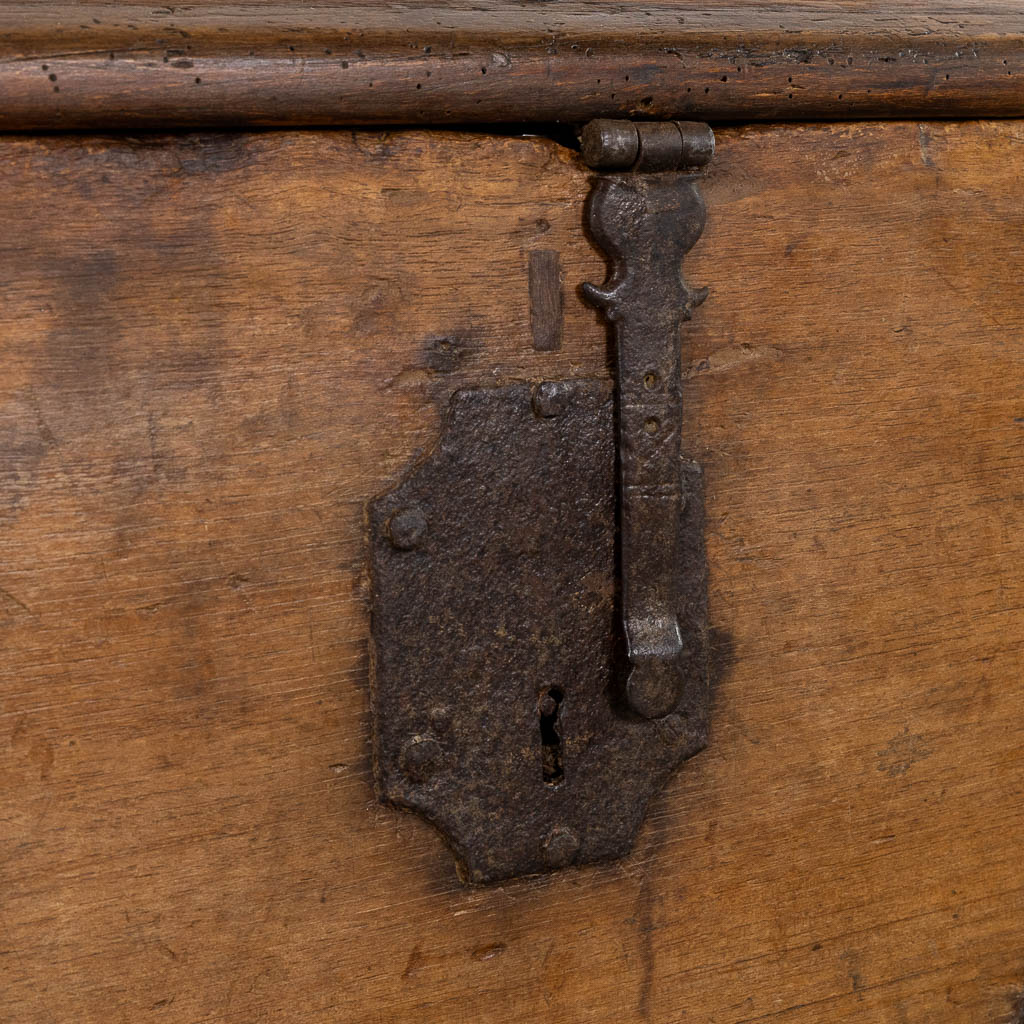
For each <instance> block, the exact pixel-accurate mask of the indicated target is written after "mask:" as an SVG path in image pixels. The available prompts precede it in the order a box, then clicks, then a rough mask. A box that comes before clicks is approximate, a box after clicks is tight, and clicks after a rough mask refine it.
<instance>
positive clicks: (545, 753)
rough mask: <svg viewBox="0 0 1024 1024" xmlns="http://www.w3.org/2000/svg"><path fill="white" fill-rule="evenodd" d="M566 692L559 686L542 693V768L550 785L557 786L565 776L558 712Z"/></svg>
mask: <svg viewBox="0 0 1024 1024" xmlns="http://www.w3.org/2000/svg"><path fill="white" fill-rule="evenodd" d="M564 696H565V694H564V693H562V691H561V690H560V689H559V688H558V687H557V686H552V687H551V689H550V690H545V691H544V692H543V693H542V694H541V695H540V705H539V707H540V744H541V748H540V749H541V770H542V772H543V775H544V782H545V784H546V785H548V786H557V785H558V784H559V783H560V782H561V781H562V778H563V775H564V772H563V771H562V737H561V736H559V735H558V713H559V710H560V709H561V706H562V699H563V698H564Z"/></svg>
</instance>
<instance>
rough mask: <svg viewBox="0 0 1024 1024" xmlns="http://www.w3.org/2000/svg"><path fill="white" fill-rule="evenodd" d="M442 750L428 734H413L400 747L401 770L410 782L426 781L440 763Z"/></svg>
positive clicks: (442, 754)
mask: <svg viewBox="0 0 1024 1024" xmlns="http://www.w3.org/2000/svg"><path fill="white" fill-rule="evenodd" d="M443 756H444V751H443V750H442V749H441V744H440V743H438V742H437V740H435V739H432V738H431V737H430V736H413V738H412V739H411V740H409V742H408V743H406V745H405V746H404V747H402V755H401V764H402V771H403V772H404V773H405V775H406V777H407V778H408V779H409V780H410V781H412V782H426V781H427V779H429V778H430V777H431V776H432V775H433V774H434V772H436V771H437V769H438V768H439V767H440V765H441V759H442V757H443Z"/></svg>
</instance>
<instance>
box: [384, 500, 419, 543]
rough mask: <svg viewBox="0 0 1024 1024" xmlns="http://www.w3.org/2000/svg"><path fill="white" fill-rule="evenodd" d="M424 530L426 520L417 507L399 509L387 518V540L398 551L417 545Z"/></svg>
mask: <svg viewBox="0 0 1024 1024" xmlns="http://www.w3.org/2000/svg"><path fill="white" fill-rule="evenodd" d="M426 532H427V520H426V518H425V517H424V515H423V513H422V512H421V511H420V510H419V509H418V508H402V509H399V510H398V511H397V512H396V513H395V514H394V515H393V516H392V517H391V518H390V519H389V520H388V540H389V541H391V544H392V545H393V546H394V547H396V548H398V550H399V551H412V549H413V548H417V547H419V546H420V542H421V541H422V540H423V536H424V534H425V533H426Z"/></svg>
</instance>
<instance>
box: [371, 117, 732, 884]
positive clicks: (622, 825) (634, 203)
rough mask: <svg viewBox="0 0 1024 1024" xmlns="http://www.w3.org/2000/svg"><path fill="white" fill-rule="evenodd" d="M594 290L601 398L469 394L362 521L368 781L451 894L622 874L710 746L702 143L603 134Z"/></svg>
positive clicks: (693, 128)
mask: <svg viewBox="0 0 1024 1024" xmlns="http://www.w3.org/2000/svg"><path fill="white" fill-rule="evenodd" d="M581 142H582V151H583V156H584V159H585V161H586V162H587V163H588V164H589V165H591V166H593V167H596V168H598V169H600V170H601V173H600V174H599V175H598V176H597V178H596V181H595V184H594V188H593V191H592V194H591V197H590V200H589V204H588V209H587V221H588V224H589V228H590V231H591V233H592V235H593V237H594V239H595V240H596V241H597V243H598V244H599V245H600V246H601V248H602V249H603V250H604V251H605V252H606V253H607V255H608V257H609V263H610V269H609V275H608V278H607V281H606V282H605V283H604V285H603V286H601V287H595V286H593V285H587V286H585V287H584V289H583V290H584V294H585V295H586V297H587V298H588V299H589V300H590V301H591V302H593V303H594V304H595V305H597V306H599V307H600V308H601V309H602V310H604V312H605V315H606V317H607V319H608V320H609V322H610V323H611V325H612V330H613V334H614V340H615V346H616V352H617V372H616V379H615V382H614V385H613V383H612V382H611V381H580V380H574V381H546V382H542V383H539V384H533V385H531V384H528V383H522V384H514V385H509V386H505V387H499V388H482V389H468V390H462V391H459V392H457V393H456V394H455V395H454V396H453V397H452V401H451V407H450V409H449V412H448V416H447V419H446V422H445V424H444V428H443V431H442V436H441V440H440V442H439V445H438V447H437V449H436V450H435V451H434V452H433V453H432V454H431V455H430V456H428V457H427V458H426V459H425V460H424V461H423V462H421V463H420V464H419V465H418V466H417V467H416V468H415V469H414V470H413V471H412V472H411V473H410V474H409V475H408V476H407V477H406V478H405V480H403V481H402V483H400V484H399V485H398V486H397V487H396V488H395V489H394V490H392V491H391V492H389V493H388V494H385V495H383V496H382V497H380V498H378V499H377V500H375V501H374V502H372V503H371V506H370V510H369V520H370V531H371V551H372V556H371V563H372V564H371V572H372V587H373V593H372V600H373V656H372V673H371V680H372V683H371V686H372V711H373V728H374V769H375V777H376V784H377V790H378V795H379V796H380V797H381V799H383V800H385V801H388V802H390V803H393V804H396V805H398V806H401V807H406V808H410V809H413V810H416V811H418V812H420V813H421V814H422V815H423V816H424V817H426V818H427V819H428V820H429V821H431V822H432V823H433V824H434V825H436V826H437V827H438V828H439V829H440V831H441V832H442V834H443V835H444V836H445V838H446V840H447V842H448V844H449V845H450V846H451V848H452V850H453V851H454V853H455V856H456V860H457V863H458V866H459V871H460V875H461V877H462V878H463V879H464V880H466V881H470V882H477V883H480V882H493V881H498V880H501V879H505V878H509V877H513V876H518V875H527V874H533V873H536V872H541V871H546V870H551V869H554V868H559V867H564V866H566V865H568V864H574V863H575V864H583V863H590V862H594V861H600V860H606V859H610V858H614V857H619V856H622V855H623V854H625V853H626V852H628V850H629V848H630V847H631V845H632V843H633V839H634V837H635V835H636V832H637V830H638V829H639V827H640V824H641V822H642V820H643V817H644V814H645V811H646V807H647V803H648V801H649V800H650V798H651V797H652V796H653V795H654V794H655V793H656V792H658V790H659V789H660V788H661V787H662V786H663V785H664V783H665V781H666V779H667V778H668V776H669V775H670V774H671V772H672V771H673V770H674V769H675V767H677V766H678V764H679V763H680V762H681V761H683V760H685V759H686V758H688V757H691V756H693V754H695V753H697V752H698V751H699V750H701V749H703V747H704V746H705V744H706V742H707V717H708V679H707V627H706V589H707V583H706V563H705V555H704V542H703V498H702V487H701V475H700V470H699V468H698V467H697V466H696V465H694V464H692V463H689V462H686V461H685V460H684V459H683V457H682V451H681V436H680V433H681V429H680V422H681V401H682V398H681V381H680V366H681V361H680V326H681V324H682V323H683V322H684V321H686V320H688V319H689V317H690V314H691V310H692V308H693V307H694V306H695V305H697V304H698V303H699V302H700V301H701V300H702V299H703V297H704V293H703V292H700V291H694V290H691V289H690V288H689V287H688V286H687V285H686V284H685V282H684V281H683V280H682V277H681V263H682V259H683V256H684V255H685V253H686V252H687V251H688V250H689V249H690V248H691V247H692V246H693V244H694V243H695V242H696V241H697V239H698V238H699V236H700V232H701V229H702V227H703V224H704V206H703V202H702V200H701V198H700V195H699V193H698V191H697V187H696V182H697V172H698V170H699V168H700V167H701V166H703V165H704V164H706V163H707V161H708V160H709V159H710V156H711V153H712V151H713V146H714V139H713V136H712V135H711V132H710V129H708V128H707V126H706V125H690V124H676V123H671V124H667V125H666V124H640V125H635V124H632V123H630V122H608V121H605V122H600V121H599V122H592V123H591V124H590V125H588V126H587V128H586V129H584V132H583V135H582V138H581Z"/></svg>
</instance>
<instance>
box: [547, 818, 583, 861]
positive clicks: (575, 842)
mask: <svg viewBox="0 0 1024 1024" xmlns="http://www.w3.org/2000/svg"><path fill="white" fill-rule="evenodd" d="M579 852H580V840H579V836H577V835H576V833H575V832H573V830H572V829H571V828H562V827H561V826H559V827H557V828H553V829H552V830H551V831H550V832H549V833H548V837H547V839H545V840H544V860H545V862H546V863H547V865H548V867H552V868H564V867H565V866H566V864H571V863H572V862H573V861H574V860H575V859H576V854H577V853H579Z"/></svg>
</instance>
